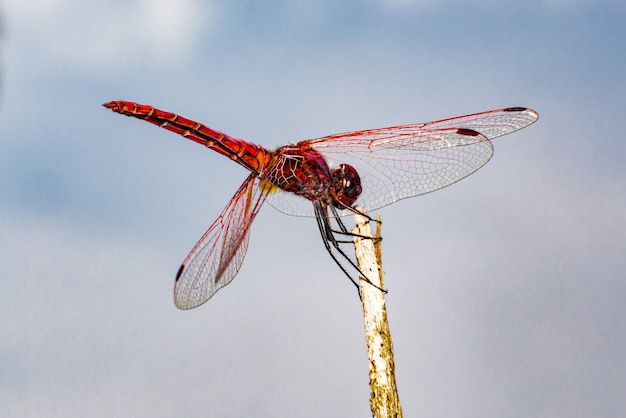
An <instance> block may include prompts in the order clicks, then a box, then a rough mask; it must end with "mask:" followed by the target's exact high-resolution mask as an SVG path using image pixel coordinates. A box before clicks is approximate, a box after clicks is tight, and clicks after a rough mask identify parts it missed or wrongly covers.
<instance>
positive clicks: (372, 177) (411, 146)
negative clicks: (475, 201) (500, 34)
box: [302, 108, 538, 215]
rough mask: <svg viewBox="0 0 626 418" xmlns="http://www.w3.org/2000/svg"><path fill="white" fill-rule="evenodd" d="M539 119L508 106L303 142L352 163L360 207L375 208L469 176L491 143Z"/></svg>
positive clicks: (336, 160) (334, 158) (338, 160)
mask: <svg viewBox="0 0 626 418" xmlns="http://www.w3.org/2000/svg"><path fill="white" fill-rule="evenodd" d="M537 117H538V116H537V113H536V112H535V111H533V110H531V109H526V108H507V109H498V110H492V111H487V112H481V113H475V114H471V115H466V116H460V117H456V118H450V119H444V120H440V121H434V122H428V123H422V124H415V125H403V126H391V127H388V128H379V129H370V130H364V131H357V132H348V133H343V134H336V135H330V136H327V137H323V138H317V139H312V140H305V141H302V143H305V144H308V145H309V146H310V147H312V148H314V149H316V150H317V151H319V152H320V153H322V154H323V155H324V156H325V157H326V159H327V160H328V163H329V165H331V166H336V165H338V164H342V163H345V164H350V165H352V166H353V167H354V168H355V169H356V170H357V171H358V173H359V176H360V178H361V186H362V188H363V191H362V193H361V195H360V196H359V198H358V200H357V201H356V204H357V205H363V206H365V207H367V208H368V210H375V209H378V208H381V207H383V206H386V205H389V204H391V203H393V202H396V201H398V200H400V199H404V198H407V197H413V196H418V195H422V194H426V193H429V192H433V191H435V190H438V189H441V188H443V187H446V186H449V185H451V184H452V183H455V182H457V181H459V180H461V179H463V178H465V177H467V176H468V175H470V174H472V173H473V172H475V171H476V170H478V169H479V168H480V167H482V166H483V165H485V164H486V163H487V162H488V161H489V159H490V158H491V156H492V155H493V146H492V144H491V141H490V140H491V139H493V138H496V137H499V136H502V135H506V134H509V133H511V132H514V131H516V130H519V129H522V128H524V127H526V126H528V125H530V124H531V123H533V122H535V121H536V120H537ZM345 212H346V211H344V213H342V215H344V214H346V213H345Z"/></svg>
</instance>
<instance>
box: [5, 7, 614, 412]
mask: <svg viewBox="0 0 626 418" xmlns="http://www.w3.org/2000/svg"><path fill="white" fill-rule="evenodd" d="M624 21H626V7H625V6H624V3H623V2H622V1H584V0H580V1H567V0H561V1H557V0H549V1H530V2H495V1H478V2H472V3H471V6H470V5H467V4H466V3H465V2H458V1H454V0H449V1H438V2H436V1H402V0H397V1H396V0H379V1H374V0H369V1H343V2H336V1H323V0H322V1H320V0H316V1H278V2H271V4H269V3H264V4H260V3H259V2H252V1H234V2H233V1H199V0H184V1H177V2H174V1H165V0H163V1H148V0H137V1H109V2H79V1H76V0H53V1H50V0H48V1H35V0H21V1H3V2H0V27H1V30H0V33H1V35H0V36H1V38H0V77H1V79H0V273H1V277H0V416H3V417H4V416H6V417H35V416H37V417H40V416H50V417H79V416H80V417H83V416H90V417H111V416H136V417H173V416H189V417H192V416H215V417H218V416H219V417H231V416H232V417H239V416H268V417H269V416H285V417H287V416H289V417H292V416H311V417H317V416H342V417H353V416H354V417H356V416H368V415H369V413H370V412H369V403H368V398H369V393H368V390H369V389H368V375H367V359H366V351H365V339H364V335H363V325H362V318H361V308H360V304H359V300H358V298H357V295H356V292H355V291H354V288H353V286H352V285H351V284H350V283H349V281H348V280H347V279H346V278H345V277H344V276H343V275H342V273H341V272H340V271H339V270H338V269H337V268H336V266H335V265H334V264H333V262H332V261H331V259H330V258H329V257H328V255H327V254H326V251H325V250H324V247H323V245H322V243H321V242H320V239H319V236H318V232H317V228H316V224H315V221H314V220H313V219H307V218H296V217H289V216H286V215H283V214H281V213H279V212H277V211H276V210H274V209H273V208H271V207H270V206H269V205H268V206H267V207H266V208H264V209H263V210H262V211H261V213H260V215H259V216H258V217H257V219H256V221H255V224H254V226H253V230H252V238H251V241H250V246H249V250H248V255H247V258H246V260H245V262H244V265H243V268H242V270H241V271H240V273H239V275H238V276H237V277H236V279H235V280H234V281H233V283H232V284H231V285H229V286H228V287H226V288H224V289H223V290H221V291H219V292H218V293H217V295H216V296H215V297H214V298H213V299H212V300H211V301H210V302H209V303H207V304H206V305H203V306H202V307H200V308H198V309H195V310H192V311H186V312H183V311H178V310H177V309H176V308H175V307H174V305H173V301H172V296H171V293H172V286H173V278H174V274H175V273H176V270H177V269H178V266H179V265H180V262H181V261H182V260H183V258H184V257H185V256H186V254H187V252H188V251H189V250H190V249H191V248H192V246H193V245H194V243H195V242H196V240H197V239H198V238H199V237H200V236H201V234H202V233H203V232H204V230H205V229H206V228H207V227H208V226H209V225H210V224H211V222H212V221H213V220H214V218H215V217H216V216H217V215H218V214H219V213H220V212H221V210H222V208H223V207H224V206H225V204H226V202H227V201H228V199H229V198H230V197H231V196H232V194H233V193H234V191H235V190H236V189H237V188H238V186H239V184H240V183H241V182H242V181H243V179H244V178H245V176H246V172H245V171H244V170H243V169H242V168H240V167H239V166H237V165H236V164H233V163H232V162H231V161H229V160H228V159H226V158H223V157H221V156H219V155H217V154H215V153H211V152H210V151H208V150H206V149H204V148H202V147H200V146H198V145H197V144H194V143H192V142H191V141H185V140H183V139H182V138H181V137H178V136H176V135H174V134H172V133H169V132H167V131H165V130H159V129H157V128H155V127H154V126H151V125H149V124H147V123H143V122H141V121H137V120H131V119H129V118H125V117H121V116H120V115H115V114H113V113H112V112H110V111H108V110H106V109H104V108H102V107H101V106H100V104H101V103H103V102H105V101H108V100H112V99H127V100H134V101H137V102H140V103H149V104H152V105H155V106H158V107H160V108H163V109H166V110H171V111H174V112H177V113H180V114H182V115H184V116H187V117H189V118H192V119H195V120H199V121H202V122H204V123H206V124H207V125H209V126H212V127H214V128H216V129H219V130H222V131H224V132H227V133H229V134H231V135H233V136H236V137H241V138H245V139H248V140H250V141H254V142H257V143H260V144H262V145H265V146H268V147H273V146H278V145H281V144H285V143H288V142H292V141H297V140H300V139H304V138H309V137H317V136H322V135H327V134H331V133H337V132H344V131H349V130H355V129H365V128H372V127H380V126H387V125H396V124H406V123H416V122H425V121H429V120H434V119H441V118H445V117H451V116H456V115H461V114H465V113H472V112H477V111H482V110H488V109H494V108H499V107H508V106H528V107H532V108H534V109H535V110H537V111H538V112H539V114H540V119H539V121H538V122H537V123H536V124H535V125H532V126H531V127H529V128H527V129H524V130H522V131H520V132H518V133H515V134H513V135H510V136H508V137H504V138H500V139H498V140H497V141H495V142H494V145H495V148H496V150H495V155H494V158H493V160H492V161H491V162H490V163H489V164H488V165H487V166H485V167H484V168H483V169H481V170H480V171H479V172H477V173H476V174H474V175H473V176H471V177H469V178H468V179H466V180H464V181H462V182H460V183H458V184H456V185H454V186H452V187H449V188H447V189H444V190H442V191H439V192H437V193H433V194H430V195H426V196H423V197H420V198H416V199H410V200H405V201H402V202H399V203H396V204H394V205H392V206H389V207H387V208H384V209H382V210H381V211H380V212H381V215H382V218H383V222H384V224H383V236H384V244H383V255H384V271H385V280H386V286H387V287H388V288H389V294H388V295H387V303H388V315H389V320H390V325H391V331H392V334H393V338H394V344H395V351H396V367H397V383H398V387H399V391H400V399H401V402H402V405H403V408H404V412H405V416H410V417H421V416H428V417H458V416H469V417H502V416H507V417H529V416H532V417H563V416H568V417H589V416H603V417H617V416H620V414H621V413H623V411H624V410H626V400H625V399H626V397H624V393H625V389H626V352H625V347H626V303H625V300H626V280H625V272H626V262H625V261H624V260H625V256H624V254H626V226H625V225H626V168H625V167H626V165H625V164H624V162H625V159H626V146H625V145H624V144H625V137H626V134H625V133H624V132H623V131H624V130H623V129H622V128H623V126H624V123H623V119H624V111H625V110H626V99H625V98H626V76H625V74H626V28H625V27H624Z"/></svg>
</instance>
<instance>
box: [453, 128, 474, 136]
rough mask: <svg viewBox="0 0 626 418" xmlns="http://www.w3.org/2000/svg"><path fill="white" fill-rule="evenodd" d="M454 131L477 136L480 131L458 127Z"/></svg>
mask: <svg viewBox="0 0 626 418" xmlns="http://www.w3.org/2000/svg"><path fill="white" fill-rule="evenodd" d="M456 133H457V134H459V135H467V136H478V135H480V132H476V131H475V130H473V129H466V128H459V129H457V130H456Z"/></svg>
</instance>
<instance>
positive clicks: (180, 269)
mask: <svg viewBox="0 0 626 418" xmlns="http://www.w3.org/2000/svg"><path fill="white" fill-rule="evenodd" d="M183 270H185V265H184V264H181V265H180V268H179V269H178V273H176V280H175V281H178V279H180V275H181V274H183Z"/></svg>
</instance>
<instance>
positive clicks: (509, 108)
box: [504, 107, 528, 112]
mask: <svg viewBox="0 0 626 418" xmlns="http://www.w3.org/2000/svg"><path fill="white" fill-rule="evenodd" d="M524 110H528V108H527V107H507V108H506V109H504V111H505V112H523V111H524Z"/></svg>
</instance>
